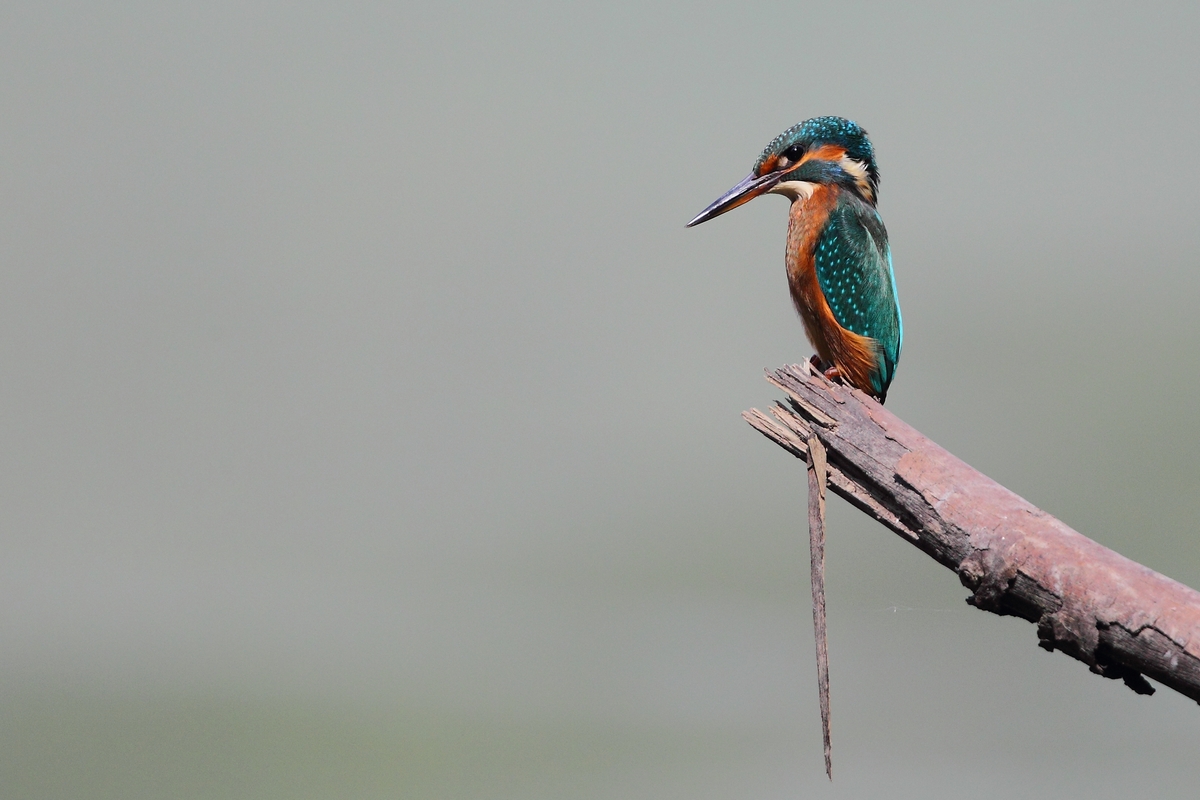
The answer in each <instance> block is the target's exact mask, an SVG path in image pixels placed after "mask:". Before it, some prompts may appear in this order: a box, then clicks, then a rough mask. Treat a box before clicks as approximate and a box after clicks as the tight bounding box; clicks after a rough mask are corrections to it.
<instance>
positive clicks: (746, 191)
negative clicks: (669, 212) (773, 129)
mask: <svg viewBox="0 0 1200 800" xmlns="http://www.w3.org/2000/svg"><path fill="white" fill-rule="evenodd" d="M779 178H780V175H779V173H777V172H768V173H767V174H766V175H762V176H759V175H755V174H754V173H753V172H751V173H750V174H749V175H747V176H746V177H745V178H743V179H742V180H741V181H740V182H739V183H738V185H737V186H734V187H733V188H732V189H730V190H729V191H728V192H726V193H725V194H723V195H721V196H720V197H718V198H717V199H716V200H714V201H713V202H712V204H711V205H710V206H709V207H708V208H706V209H704V210H703V211H701V212H700V213H699V214H697V215H696V218H695V219H694V220H692V221H691V222H689V223H688V224H687V225H686V226H685V227H688V228H690V227H692V226H693V225H699V224H700V223H701V222H708V221H709V220H710V219H712V218H713V217H719V216H721V215H722V214H724V213H725V212H726V211H732V210H733V209H735V208H737V207H738V206H740V205H742V204H743V203H749V202H750V201H751V200H753V199H754V198H756V197H758V196H759V195H760V194H762V193H763V192H766V191H767V190H769V189H770V188H771V187H772V186H774V185H775V184H776V183H778V182H779Z"/></svg>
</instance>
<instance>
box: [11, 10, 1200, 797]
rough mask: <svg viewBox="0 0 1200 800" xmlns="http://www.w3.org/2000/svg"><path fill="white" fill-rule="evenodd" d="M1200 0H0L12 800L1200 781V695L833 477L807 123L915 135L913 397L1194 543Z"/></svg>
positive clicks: (1116, 542)
mask: <svg viewBox="0 0 1200 800" xmlns="http://www.w3.org/2000/svg"><path fill="white" fill-rule="evenodd" d="M1198 31H1200V10H1198V9H1197V6H1196V5H1195V4H1194V3H1189V4H1183V3H1180V4H1178V5H1153V4H1138V5H1134V4H1073V5H1045V4H1035V3H1029V4H1004V5H999V4H997V5H995V6H992V7H985V6H983V5H963V4H946V5H916V4H911V3H906V4H890V5H883V4H859V5H856V4H848V3H832V2H829V3H821V4H816V3H812V4H800V3H765V4H737V3H710V4H682V3H681V4H652V3H645V2H638V3H628V2H609V3H604V4H597V5H595V6H590V7H589V6H585V5H578V4H569V3H541V4H539V3H474V4H428V5H426V6H424V7H420V6H417V5H415V4H406V3H380V4H353V5H352V4H344V3H343V4H332V3H327V4H310V3H276V4H269V3H259V2H250V3H246V2H240V3H211V4H184V3H142V4H128V3H109V4H92V3H80V4H58V3H40V4H34V3H14V4H13V5H11V6H6V7H5V8H4V10H3V11H2V12H0V40H2V46H0V75H2V76H3V77H2V78H0V103H2V109H3V110H2V113H0V203H3V211H2V213H0V264H2V267H0V369H2V373H3V380H2V381H0V797H3V798H160V797H171V798H251V797H254V798H360V797H361V798H385V797H387V798H394V797H405V798H410V797H411V798H456V799H457V798H465V799H468V800H469V799H471V798H512V799H514V800H515V799H516V798H522V799H524V798H535V799H536V798H561V797H581V798H622V799H625V798H688V800H699V799H700V798H791V797H800V796H807V797H830V798H851V797H853V798H861V797H880V796H888V797H897V798H931V797H963V796H970V797H976V798H999V797H1005V798H1008V797H1023V798H1085V797H1086V798H1118V797H1128V796H1134V795H1136V796H1140V797H1194V796H1195V792H1196V787H1197V785H1198V781H1200V760H1198V759H1197V758H1196V754H1197V752H1200V708H1197V707H1196V705H1195V704H1194V703H1192V702H1190V701H1186V700H1185V699H1183V698H1182V697H1180V696H1178V695H1176V694H1174V693H1173V692H1171V691H1169V690H1166V689H1161V690H1160V691H1159V693H1158V694H1157V695H1155V696H1154V697H1152V698H1145V697H1138V696H1135V695H1134V694H1132V693H1131V692H1130V691H1128V690H1127V689H1125V688H1124V687H1123V686H1121V685H1120V684H1119V683H1116V682H1112V681H1106V680H1102V679H1100V678H1098V677H1095V676H1092V675H1090V674H1088V672H1087V670H1086V669H1085V668H1084V667H1083V666H1082V665H1080V664H1078V663H1077V662H1074V661H1072V660H1070V659H1068V658H1066V657H1064V656H1062V655H1059V654H1055V655H1048V654H1046V653H1044V652H1043V651H1041V650H1039V649H1038V648H1037V647H1036V646H1035V644H1036V637H1035V634H1034V629H1033V627H1032V626H1030V625H1028V624H1027V623H1025V622H1021V621H1016V620H1012V619H1000V618H997V617H994V616H991V615H986V614H982V613H980V612H978V611H974V610H972V609H969V608H968V607H967V606H966V605H965V604H964V603H963V598H964V597H965V595H966V592H965V590H963V589H962V588H961V587H960V586H959V585H958V581H957V580H956V578H955V577H954V576H953V575H952V574H951V573H949V572H947V571H945V570H944V569H942V568H940V567H937V566H936V565H935V564H933V562H931V561H930V560H928V559H927V558H925V557H924V556H922V555H920V554H919V553H917V552H916V551H915V550H914V549H912V548H911V547H909V546H907V545H906V544H904V543H903V542H901V541H900V540H898V539H897V538H896V537H894V536H892V535H891V534H889V533H888V532H886V531H885V530H884V529H883V528H881V527H880V526H878V525H876V524H873V523H871V522H870V521H868V520H866V519H865V518H863V517H862V516H861V515H859V514H857V513H856V512H854V511H853V510H852V509H849V508H848V507H847V506H845V505H844V504H843V503H841V502H840V501H836V500H835V501H833V502H832V505H831V511H830V518H831V521H830V543H829V550H828V570H829V574H828V583H829V609H830V647H831V660H832V679H833V711H834V754H833V755H834V771H835V780H836V782H835V783H833V784H829V783H828V782H827V781H826V779H825V777H824V775H823V769H822V765H821V754H820V730H819V724H818V717H817V708H816V689H815V674H814V673H815V669H814V665H813V655H812V634H811V617H810V611H809V599H808V585H807V580H806V575H807V546H806V534H805V529H804V523H803V516H802V508H803V504H804V493H803V473H802V471H801V467H800V465H799V464H798V463H797V462H795V461H794V460H792V459H790V458H789V457H787V456H786V455H785V454H784V453H783V452H782V451H780V450H778V449H777V448H775V447H774V446H772V445H770V444H769V443H767V442H766V441H765V440H763V439H762V438H761V437H760V436H758V434H756V433H754V432H753V431H752V430H751V429H750V428H749V427H748V426H747V425H746V424H745V423H744V422H743V421H742V420H741V419H740V418H739V412H741V411H742V410H743V409H745V408H749V407H751V406H760V407H762V406H765V405H767V404H769V403H770V402H771V401H772V400H773V399H774V397H775V396H776V394H777V393H776V392H775V391H774V390H772V389H771V387H769V386H768V385H767V384H766V383H764V382H763V380H762V378H761V375H762V369H763V368H764V367H768V366H775V365H778V364H781V363H785V362H791V361H797V360H799V359H801V358H804V357H806V356H807V355H808V354H809V353H810V349H809V346H808V345H807V343H806V342H805V341H804V338H803V334H802V331H801V327H800V324H799V322H798V321H797V320H796V319H795V315H794V312H793V311H792V309H791V307H790V303H789V300H788V297H787V291H786V287H785V281H784V275H783V242H784V231H785V225H786V222H785V220H786V213H785V212H786V204H785V203H784V201H783V200H780V199H775V198H770V199H765V200H760V201H758V202H755V203H753V204H751V205H749V206H747V207H745V208H743V209H739V210H738V211H737V212H735V213H733V214H730V215H728V216H727V217H723V218H721V219H720V220H718V221H715V222H712V223H710V224H707V225H705V226H703V227H701V228H697V229H695V230H684V228H683V224H684V223H685V222H686V221H687V220H688V219H690V218H691V216H692V215H694V214H695V213H696V212H697V211H699V210H700V209H701V208H703V207H704V206H705V205H706V204H708V202H709V201H711V200H712V199H713V198H715V197H716V196H717V195H718V194H719V193H720V192H722V191H724V190H725V189H726V188H728V187H729V186H730V185H732V184H733V183H734V182H735V181H736V180H737V179H739V178H741V177H742V176H743V175H744V174H745V173H746V172H747V171H748V170H749V167H750V165H751V163H752V162H753V160H754V158H755V157H756V156H757V154H758V152H759V150H760V149H761V147H762V146H763V145H764V144H765V143H766V142H767V141H768V140H769V139H771V138H772V137H773V136H774V135H775V134H776V133H778V132H779V131H780V130H782V129H783V128H785V127H786V126H788V125H790V124H792V123H794V122H797V121H799V120H801V119H804V118H807V117H810V116H814V115H818V114H840V115H844V116H848V117H852V118H854V119H856V120H858V121H859V122H861V123H862V124H863V125H864V126H865V127H866V128H867V129H868V130H869V131H870V133H871V135H872V137H873V139H874V142H875V145H876V149H877V152H878V155H879V160H880V164H881V168H882V173H883V185H882V192H881V198H882V199H881V204H880V208H881V211H882V214H883V217H884V219H885V221H886V223H887V225H888V228H889V230H890V233H891V238H892V245H893V252H894V256H895V264H896V272H897V279H898V283H899V288H900V295H901V300H902V302H903V306H904V317H905V322H906V323H907V339H906V342H905V353H904V357H903V359H902V361H901V364H900V370H899V373H898V377H897V380H896V382H895V384H894V385H893V389H892V393H891V400H890V401H889V403H890V407H892V408H893V409H894V410H895V411H896V412H897V413H899V414H900V415H901V416H903V417H904V418H906V419H907V420H908V421H910V422H911V423H913V424H914V425H916V426H917V427H918V428H920V429H922V430H923V431H924V432H925V433H927V434H929V435H930V436H932V437H933V438H934V439H936V440H937V441H939V442H940V443H941V444H942V445H944V446H946V447H948V448H949V449H950V450H952V451H954V452H955V453H957V454H958V455H960V456H961V457H963V458H965V459H966V460H967V461H969V462H971V463H972V464H974V465H975V466H977V467H979V468H981V469H983V470H984V471H985V472H987V473H989V474H990V475H992V476H993V477H995V478H996V479H998V480H1000V481H1001V482H1003V483H1005V484H1006V485H1008V486H1009V487H1011V488H1012V489H1014V490H1016V491H1018V492H1019V493H1021V494H1023V495H1024V496H1025V497H1027V498H1029V499H1030V500H1032V501H1033V502H1035V503H1037V504H1038V505H1040V506H1042V507H1043V508H1045V509H1046V510H1048V511H1050V512H1051V513H1053V514H1056V515H1057V516H1059V517H1061V518H1062V519H1064V520H1065V521H1067V522H1068V523H1070V524H1071V525H1073V526H1075V527H1076V528H1078V529H1079V530H1081V531H1083V532H1084V533H1086V534H1087V535H1089V536H1091V537H1093V538H1095V539H1098V540H1099V541H1101V542H1102V543H1104V544H1106V545H1109V546H1111V547H1113V548H1115V549H1117V550H1118V551H1120V552H1122V553H1124V554H1126V555H1128V556H1130V557H1132V558H1134V559H1137V560H1139V561H1142V562H1143V563H1146V564H1148V565H1150V566H1151V567H1154V568H1155V569H1158V570H1160V571H1163V572H1165V573H1166V574H1168V575H1170V576H1172V577H1174V578H1176V579H1179V580H1181V581H1183V582H1185V583H1189V584H1191V585H1200V536H1198V534H1197V524H1196V523H1197V519H1200V492H1198V491H1197V488H1198V487H1200V455H1198V454H1197V453H1198V450H1197V445H1198V444H1200V423H1198V422H1197V418H1196V405H1197V399H1196V398H1197V393H1198V391H1200V378H1198V377H1197V364H1198V363H1200V329H1198V327H1197V324H1196V318H1197V315H1196V307H1197V303H1198V302H1200V270H1198V267H1200V226H1198V225H1197V219H1198V212H1200V188H1198V187H1200V153H1198V147H1197V128H1198V124H1200V47H1197V45H1196V41H1197V34H1198Z"/></svg>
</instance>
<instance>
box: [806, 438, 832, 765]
mask: <svg viewBox="0 0 1200 800" xmlns="http://www.w3.org/2000/svg"><path fill="white" fill-rule="evenodd" d="M808 456H809V457H808V551H809V558H810V562H809V567H810V573H811V576H812V600H813V632H814V638H815V640H816V644H817V694H818V696H819V698H820V703H821V736H822V738H823V739H824V741H825V774H826V775H828V776H829V780H833V761H832V760H831V754H832V751H831V749H830V745H829V646H828V640H827V638H826V635H825V483H826V480H827V474H826V471H825V466H826V462H825V446H824V445H822V444H821V440H820V439H818V438H817V437H816V435H810V436H809V437H808Z"/></svg>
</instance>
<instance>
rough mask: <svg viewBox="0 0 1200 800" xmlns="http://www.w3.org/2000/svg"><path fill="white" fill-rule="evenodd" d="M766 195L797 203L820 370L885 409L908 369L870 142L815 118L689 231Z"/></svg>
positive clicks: (803, 287) (806, 307)
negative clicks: (902, 365)
mask: <svg viewBox="0 0 1200 800" xmlns="http://www.w3.org/2000/svg"><path fill="white" fill-rule="evenodd" d="M760 194H781V195H783V196H784V197H786V198H788V199H789V200H791V203H792V205H791V213H790V215H789V221H788V236H787V276H788V288H789V289H790V290H791V294H792V302H793V303H794V304H795V306H796V311H797V312H799V314H800V319H801V320H802V321H803V322H804V331H805V333H806V334H807V335H808V340H809V341H810V342H811V343H812V345H813V348H814V349H816V351H817V355H816V356H814V357H813V362H814V363H815V364H817V365H818V366H819V368H820V369H821V370H822V371H823V372H824V373H825V376H826V377H827V378H829V379H831V380H841V381H844V382H845V383H848V384H850V385H851V386H853V387H855V388H857V389H861V390H862V391H863V392H865V393H867V394H869V395H872V396H873V397H875V398H876V399H877V400H879V402H880V403H882V402H884V401H885V400H886V399H887V392H888V386H890V385H891V382H892V376H893V375H895V373H896V363H897V362H898V361H899V360H900V345H901V343H902V342H903V340H904V324H903V322H902V321H901V319H900V302H899V300H898V299H897V297H896V278H895V275H894V274H893V273H892V253H891V250H890V248H889V247H888V237H887V230H886V229H885V228H884V227H883V220H882V219H881V218H880V216H879V212H878V211H877V210H876V208H875V204H876V199H877V197H878V194H879V167H878V166H877V165H876V164H875V150H874V148H873V147H872V146H871V141H870V140H869V139H868V138H867V132H866V131H865V130H863V129H862V128H861V127H860V126H859V125H858V124H857V123H855V122H852V121H850V120H848V119H843V118H842V117H814V118H813V119H810V120H806V121H804V122H801V123H799V124H796V125H793V126H792V127H790V128H788V129H787V130H786V131H784V132H783V133H781V134H779V135H778V136H776V137H775V138H774V139H772V140H771V143H770V144H768V145H767V146H766V149H764V150H763V152H762V155H760V156H759V157H758V160H757V161H755V162H754V169H752V170H751V171H750V174H749V175H748V176H746V178H744V179H743V180H742V181H741V182H739V183H738V184H737V185H736V186H734V187H733V188H732V189H730V190H729V191H728V192H726V193H725V194H723V195H721V196H720V197H718V198H717V199H716V200H715V201H714V202H713V203H712V205H710V206H709V207H708V208H706V209H704V210H703V211H701V212H700V213H699V214H698V215H696V218H695V219H693V220H692V221H691V222H689V223H688V224H687V227H689V228H690V227H692V226H693V225H699V224H700V223H701V222H706V221H708V220H710V219H712V218H713V217H719V216H720V215H722V214H724V213H725V212H726V211H730V210H732V209H735V208H737V207H738V206H740V205H742V204H743V203H747V202H749V201H750V200H753V199H754V198H755V197H758V196H759V195H760Z"/></svg>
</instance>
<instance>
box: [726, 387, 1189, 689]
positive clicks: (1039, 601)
mask: <svg viewBox="0 0 1200 800" xmlns="http://www.w3.org/2000/svg"><path fill="white" fill-rule="evenodd" d="M767 380H769V381H770V382H771V383H773V384H775V385H776V386H778V387H779V388H780V389H782V390H783V391H784V392H786V393H787V395H788V404H787V405H786V406H785V405H783V404H778V405H776V406H775V407H774V408H772V409H771V416H768V415H766V414H764V413H763V412H761V411H759V410H757V409H753V410H751V411H747V412H745V413H744V414H743V416H744V417H745V419H746V421H748V422H749V423H750V424H751V425H753V426H754V427H755V428H756V429H757V430H759V431H760V432H761V433H763V434H764V435H765V436H766V437H767V438H769V439H770V440H771V441H773V442H775V443H776V444H778V445H779V446H780V447H782V448H784V449H785V450H787V451H788V452H790V453H792V454H793V455H795V456H797V457H798V458H801V459H804V460H806V461H807V460H808V440H809V438H810V437H814V436H815V437H816V438H817V440H819V441H820V442H821V444H822V445H824V447H825V450H826V452H827V458H828V465H827V474H828V485H829V487H830V488H831V489H832V490H833V491H834V492H836V493H837V494H838V495H840V496H841V497H843V498H845V499H846V500H847V501H848V502H849V503H850V504H851V505H853V506H855V507H857V508H859V509H860V510H862V511H864V512H865V513H867V514H868V515H869V516H871V517H874V518H875V519H877V520H879V521H880V522H882V523H883V524H884V525H885V526H887V527H888V528H890V529H891V530H893V531H894V532H896V533H898V534H899V535H900V536H901V537H903V538H904V539H905V540H906V541H908V542H910V543H911V544H914V545H916V546H917V547H919V548H920V549H921V550H923V551H924V552H925V553H927V554H928V555H929V556H931V557H932V558H934V559H935V560H936V561H938V562H939V563H940V564H942V565H943V566H946V567H948V568H949V569H952V570H954V571H955V572H956V573H957V574H958V576H959V580H961V581H962V583H963V585H964V586H966V587H967V588H968V589H970V590H971V592H972V595H971V597H969V598H968V599H967V602H968V603H970V604H971V605H973V606H975V607H976V608H980V609H983V610H984V611H990V612H992V613H994V614H1000V615H1004V616H1016V617H1021V618H1022V619H1026V620H1029V621H1030V622H1033V623H1035V624H1036V625H1037V635H1038V639H1039V645H1040V646H1041V647H1043V648H1045V649H1046V650H1051V651H1053V650H1059V651H1061V652H1064V653H1066V654H1067V655H1069V656H1071V657H1072V658H1076V659H1078V660H1080V661H1082V662H1083V663H1085V664H1087V665H1088V667H1089V668H1090V669H1091V671H1092V672H1095V673H1096V674H1098V675H1103V676H1105V677H1107V678H1113V679H1117V678H1119V679H1121V680H1123V681H1124V682H1125V684H1126V685H1127V686H1129V688H1131V689H1133V690H1134V691H1135V692H1138V693H1139V694H1152V693H1153V692H1154V688H1153V687H1152V686H1151V685H1150V684H1149V682H1147V680H1146V677H1150V678H1153V679H1154V680H1156V681H1158V682H1160V683H1163V684H1165V685H1166V686H1169V687H1171V688H1172V689H1175V690H1176V691H1177V692H1180V693H1181V694H1184V695H1186V696H1187V697H1190V698H1192V699H1193V700H1196V701H1197V702H1200V592H1197V591H1196V590H1194V589H1191V588H1189V587H1187V586H1184V585H1183V584H1181V583H1178V582H1176V581H1173V580H1171V579H1170V578H1167V577H1165V576H1163V575H1160V574H1158V573H1157V572H1154V571H1153V570H1151V569H1149V568H1147V567H1144V566H1142V565H1141V564H1138V563H1136V562H1134V561H1131V560H1129V559H1127V558H1125V557H1124V556H1121V555H1119V554H1117V553H1115V552H1113V551H1112V550H1109V549H1108V548H1106V547H1103V546H1101V545H1099V544H1097V543H1096V542H1094V541H1092V540H1091V539H1088V538H1087V537H1085V536H1083V535H1082V534H1080V533H1078V532H1076V531H1074V530H1072V529H1071V528H1070V527H1068V526H1067V525H1065V524H1063V523H1062V522H1060V521H1059V520H1057V519H1055V518H1054V517H1052V516H1050V515H1049V514H1047V513H1045V512H1044V511H1041V510H1040V509H1038V508H1035V507H1034V506H1033V505H1032V504H1030V503H1028V502H1027V501H1025V500H1024V499H1022V498H1021V497H1018V496H1017V495H1016V494H1014V493H1013V492H1011V491H1009V490H1008V489H1005V488H1004V487H1003V486H1001V485H1000V484H998V483H996V482H995V481H993V480H991V479H990V478H988V477H987V476H985V475H983V474H981V473H979V472H977V471H976V470H974V469H972V468H971V467H970V466H969V465H967V464H965V463H964V462H962V461H961V460H959V459H958V458H955V457H954V456H953V455H951V454H950V453H948V452H947V451H945V450H943V449H942V448H941V447H938V446H937V445H936V444H934V443H933V442H932V441H930V440H929V439H928V438H926V437H925V436H923V435H922V434H921V433H920V432H918V431H917V430H915V429H914V428H912V427H911V426H909V425H908V424H906V423H905V422H903V421H902V420H901V419H900V418H898V417H897V416H895V415H894V414H892V413H891V412H890V411H887V410H886V409H885V408H884V407H883V406H881V405H879V403H877V402H876V401H875V400H873V399H871V398H869V397H867V396H866V395H864V394H863V393H862V392H859V391H857V390H855V389H852V388H850V387H848V386H842V385H838V384H832V383H830V382H829V381H827V380H825V378H824V377H823V376H821V375H820V374H819V373H816V372H815V371H814V370H812V369H811V368H810V367H809V365H808V364H798V365H792V366H790V367H784V368H783V369H779V370H776V371H775V372H774V373H769V374H768V376H767Z"/></svg>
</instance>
